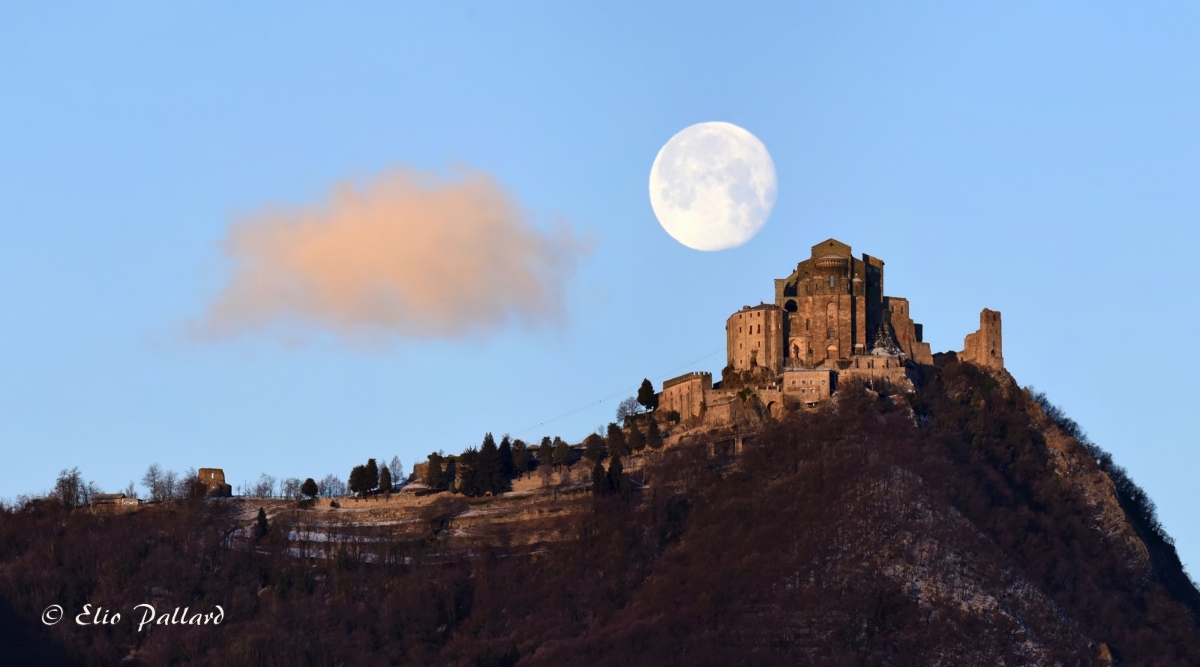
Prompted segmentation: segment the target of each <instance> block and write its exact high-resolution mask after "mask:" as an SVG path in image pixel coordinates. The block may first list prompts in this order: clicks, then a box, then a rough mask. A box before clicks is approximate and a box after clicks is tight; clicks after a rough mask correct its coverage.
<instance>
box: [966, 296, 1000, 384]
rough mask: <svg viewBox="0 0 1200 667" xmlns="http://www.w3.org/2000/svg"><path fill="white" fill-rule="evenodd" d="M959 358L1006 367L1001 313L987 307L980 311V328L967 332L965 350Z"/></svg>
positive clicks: (973, 362)
mask: <svg viewBox="0 0 1200 667" xmlns="http://www.w3.org/2000/svg"><path fill="white" fill-rule="evenodd" d="M958 359H959V361H967V362H970V363H972V364H975V365H976V366H984V367H987V368H996V369H1000V368H1004V346H1003V341H1002V339H1001V335H1000V313H998V312H996V311H994V310H988V309H987V308H984V309H983V312H981V313H979V330H978V331H976V332H974V333H969V334H967V338H966V340H964V341H963V351H962V352H961V353H960V354H959V355H958Z"/></svg>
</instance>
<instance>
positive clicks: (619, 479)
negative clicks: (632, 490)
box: [606, 456, 629, 499]
mask: <svg viewBox="0 0 1200 667" xmlns="http://www.w3.org/2000/svg"><path fill="white" fill-rule="evenodd" d="M606 477H607V484H608V492H609V493H616V494H620V496H621V497H622V498H626V499H628V497H629V478H628V477H626V476H625V467H624V466H622V465H621V459H620V457H617V456H614V457H613V458H612V462H611V463H609V464H608V475H606Z"/></svg>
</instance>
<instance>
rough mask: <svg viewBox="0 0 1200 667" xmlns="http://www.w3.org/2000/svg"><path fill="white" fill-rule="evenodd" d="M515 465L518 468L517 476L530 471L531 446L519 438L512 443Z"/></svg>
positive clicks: (522, 475) (519, 476)
mask: <svg viewBox="0 0 1200 667" xmlns="http://www.w3.org/2000/svg"><path fill="white" fill-rule="evenodd" d="M512 457H513V466H514V467H515V468H516V470H517V478H518V479H520V478H521V477H524V476H525V473H527V472H529V446H528V445H526V444H525V441H524V440H522V439H520V438H517V439H516V440H513V444H512Z"/></svg>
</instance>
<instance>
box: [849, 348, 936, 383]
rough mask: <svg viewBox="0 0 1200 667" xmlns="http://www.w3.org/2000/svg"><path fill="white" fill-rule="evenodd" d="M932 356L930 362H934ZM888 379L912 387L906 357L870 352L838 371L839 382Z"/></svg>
mask: <svg viewBox="0 0 1200 667" xmlns="http://www.w3.org/2000/svg"><path fill="white" fill-rule="evenodd" d="M932 361H933V360H932V358H931V359H930V363H932ZM856 379H857V380H887V381H889V382H891V383H893V384H895V385H897V386H900V387H905V388H908V389H910V390H911V389H912V381H911V380H910V379H909V377H908V369H907V368H906V367H905V365H904V358H903V357H900V356H896V355H888V354H868V355H864V356H861V357H855V358H854V359H852V360H851V362H850V364H849V365H848V366H847V367H845V368H843V369H841V370H839V371H838V382H845V381H849V380H856Z"/></svg>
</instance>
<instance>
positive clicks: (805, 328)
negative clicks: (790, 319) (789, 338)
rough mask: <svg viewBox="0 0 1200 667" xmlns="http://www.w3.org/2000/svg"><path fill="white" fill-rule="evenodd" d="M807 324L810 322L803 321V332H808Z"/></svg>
mask: <svg viewBox="0 0 1200 667" xmlns="http://www.w3.org/2000/svg"><path fill="white" fill-rule="evenodd" d="M809 322H810V320H804V330H805V331H808V325H809Z"/></svg>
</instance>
